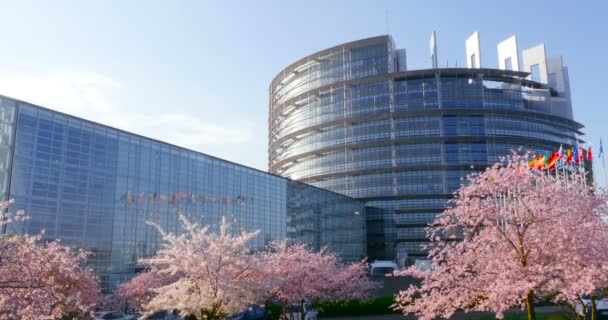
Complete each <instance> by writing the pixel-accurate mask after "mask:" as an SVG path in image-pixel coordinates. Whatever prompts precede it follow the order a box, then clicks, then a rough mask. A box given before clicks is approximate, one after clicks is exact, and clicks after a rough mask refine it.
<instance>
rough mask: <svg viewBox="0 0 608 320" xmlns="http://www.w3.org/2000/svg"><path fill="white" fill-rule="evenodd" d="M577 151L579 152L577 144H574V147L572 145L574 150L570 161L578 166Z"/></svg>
mask: <svg viewBox="0 0 608 320" xmlns="http://www.w3.org/2000/svg"><path fill="white" fill-rule="evenodd" d="M578 150H579V146H578V142H577V143H576V145H574V150H572V159H573V160H574V163H576V164H578Z"/></svg>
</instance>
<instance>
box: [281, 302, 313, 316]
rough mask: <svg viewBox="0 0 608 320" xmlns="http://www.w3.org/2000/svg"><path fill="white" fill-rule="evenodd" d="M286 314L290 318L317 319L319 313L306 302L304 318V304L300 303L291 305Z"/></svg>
mask: <svg viewBox="0 0 608 320" xmlns="http://www.w3.org/2000/svg"><path fill="white" fill-rule="evenodd" d="M285 316H286V317H287V319H288V320H317V319H318V317H319V313H318V312H317V310H315V309H314V308H313V307H312V306H311V305H310V304H309V303H307V302H305V303H304V317H303V318H302V306H301V305H299V304H292V305H290V306H289V307H288V308H287V310H286V314H285Z"/></svg>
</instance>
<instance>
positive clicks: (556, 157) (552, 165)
mask: <svg viewBox="0 0 608 320" xmlns="http://www.w3.org/2000/svg"><path fill="white" fill-rule="evenodd" d="M557 160H559V153H558V152H553V154H551V156H550V157H549V159H548V160H547V167H548V168H549V171H551V170H553V169H555V165H556V164H557Z"/></svg>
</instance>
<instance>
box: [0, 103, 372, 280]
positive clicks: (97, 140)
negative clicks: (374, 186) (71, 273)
mask: <svg viewBox="0 0 608 320" xmlns="http://www.w3.org/2000/svg"><path fill="white" fill-rule="evenodd" d="M0 195H1V196H2V199H3V200H4V199H14V200H15V204H14V205H13V209H24V210H25V211H26V213H27V214H28V215H29V216H30V218H31V219H30V220H28V221H27V222H26V223H14V224H11V225H9V227H8V230H0V231H1V232H8V233H13V232H21V233H29V234H35V233H38V232H40V231H41V230H45V233H44V237H45V238H46V239H60V240H61V241H62V242H63V243H64V244H68V245H73V246H76V247H80V248H84V249H86V250H90V251H91V252H92V253H93V256H92V257H91V258H90V260H89V263H90V266H91V267H93V268H94V269H95V270H96V271H97V272H98V274H99V276H100V278H101V281H102V284H103V286H104V287H105V288H106V289H112V288H115V287H116V285H117V284H118V283H119V282H122V281H124V280H126V279H128V278H130V277H131V276H132V275H133V274H134V273H135V272H137V271H138V269H139V266H138V265H137V260H138V259H139V258H142V257H146V256H150V255H152V254H154V252H155V251H156V250H157V249H158V248H159V244H160V239H159V234H158V232H157V231H156V230H155V229H153V228H152V227H150V226H148V225H147V224H146V223H145V222H146V221H155V222H159V223H160V224H161V225H162V226H163V227H164V228H166V230H168V231H170V232H177V233H179V232H181V226H180V225H179V223H178V219H177V214H176V213H177V212H178V211H179V212H182V213H184V214H185V215H187V216H188V217H190V219H193V220H194V221H199V222H200V223H203V224H205V225H210V226H211V228H212V229H216V228H217V227H218V223H219V221H220V220H221V217H223V216H225V217H228V218H229V219H231V220H233V221H234V227H235V230H247V231H253V230H258V229H259V230H261V232H260V235H259V236H258V237H257V238H256V239H255V241H254V243H253V244H252V246H253V248H254V249H260V248H262V247H263V246H264V245H265V244H267V243H268V242H269V241H273V240H277V241H281V240H288V241H297V242H306V243H308V244H309V245H310V246H311V247H312V248H314V249H319V248H320V247H322V246H326V245H327V246H329V248H330V250H333V251H334V252H336V253H338V254H339V255H340V256H341V258H342V259H343V260H345V261H353V260H359V259H361V258H363V257H365V256H366V245H365V206H364V204H363V203H362V202H361V201H358V200H354V199H351V198H348V197H346V196H343V195H340V194H337V193H333V192H330V191H325V190H322V189H319V188H317V187H313V186H309V185H306V184H303V183H300V182H295V181H291V180H288V179H285V178H282V177H279V176H275V175H271V174H268V173H265V172H262V171H258V170H255V169H252V168H248V167H244V166H241V165H237V164H234V163H231V162H228V161H224V160H221V159H217V158H214V157H211V156H208V155H205V154H202V153H198V152H195V151H191V150H187V149H184V148H180V147H177V146H174V145H170V144H167V143H163V142H160V141H156V140H152V139H148V138H145V137H142V136H138V135H135V134H132V133H128V132H124V131H121V130H117V129H114V128H111V127H107V126H104V125H101V124H97V123H93V122H90V121H86V120H83V119H79V118H76V117H73V116H69V115H66V114H62V113H59V112H55V111H52V110H49V109H45V108H43V107H39V106H34V105H31V104H29V103H26V102H23V101H18V100H14V99H11V98H7V97H3V96H0Z"/></svg>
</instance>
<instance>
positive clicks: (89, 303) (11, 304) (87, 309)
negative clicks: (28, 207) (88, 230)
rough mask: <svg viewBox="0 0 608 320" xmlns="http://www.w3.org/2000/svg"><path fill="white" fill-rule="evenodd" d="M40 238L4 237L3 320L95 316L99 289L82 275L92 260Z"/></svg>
mask: <svg viewBox="0 0 608 320" xmlns="http://www.w3.org/2000/svg"><path fill="white" fill-rule="evenodd" d="M8 206H10V203H8V202H5V203H2V204H0V207H1V208H3V209H6V208H8ZM24 217H25V216H24V215H23V213H18V214H15V215H11V214H7V213H4V214H3V216H2V217H1V218H0V220H2V223H3V224H8V223H10V222H11V221H14V220H22V219H23V218H24ZM42 236H43V234H39V235H37V236H29V235H2V236H1V237H0V319H33V320H36V319H59V318H61V317H62V316H63V315H66V314H72V315H76V316H84V315H85V314H89V313H91V312H92V311H93V310H94V307H95V303H96V301H97V299H98V294H99V292H100V287H99V283H98V280H97V277H96V276H95V274H94V273H92V272H91V271H87V270H83V269H82V266H83V265H84V263H85V261H86V259H87V256H88V255H89V254H88V253H87V252H84V251H78V252H77V253H75V254H73V253H72V250H71V249H70V248H69V247H67V246H63V245H61V244H60V243H59V242H57V241H53V242H43V241H42Z"/></svg>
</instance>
